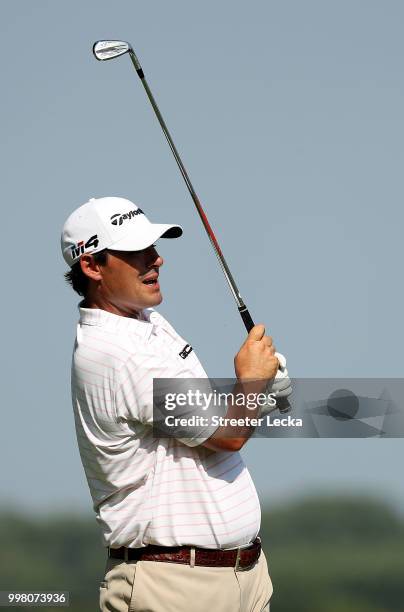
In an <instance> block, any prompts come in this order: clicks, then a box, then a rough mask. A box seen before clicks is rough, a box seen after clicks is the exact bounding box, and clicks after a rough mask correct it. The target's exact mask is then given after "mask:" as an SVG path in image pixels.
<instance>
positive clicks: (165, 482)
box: [155, 460, 243, 487]
mask: <svg viewBox="0 0 404 612" xmlns="http://www.w3.org/2000/svg"><path fill="white" fill-rule="evenodd" d="M242 463H243V461H242V460H240V461H239V462H238V463H236V464H235V465H232V466H231V467H230V468H228V469H227V470H225V471H224V472H220V474H216V475H215V476H214V477H213V476H210V475H209V478H215V479H216V478H220V477H221V476H224V475H225V474H228V473H229V472H231V471H232V470H234V469H235V468H237V467H239V465H242ZM158 476H159V474H156V481H157V478H158ZM201 480H202V482H204V483H209V480H207V479H206V478H204V477H203V475H202V474H200V476H199V478H187V479H185V478H173V479H172V480H170V479H168V480H160V481H158V482H155V486H156V487H157V486H158V487H161V485H163V484H172V483H173V482H195V481H197V482H201Z"/></svg>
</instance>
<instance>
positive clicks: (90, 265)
mask: <svg viewBox="0 0 404 612" xmlns="http://www.w3.org/2000/svg"><path fill="white" fill-rule="evenodd" d="M80 267H81V270H82V272H83V274H85V275H86V276H88V278H91V280H94V281H100V280H101V279H102V273H101V266H100V264H99V263H97V262H96V261H95V259H94V257H93V256H92V255H82V256H81V257H80Z"/></svg>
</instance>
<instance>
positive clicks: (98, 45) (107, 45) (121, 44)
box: [93, 40, 289, 412]
mask: <svg viewBox="0 0 404 612" xmlns="http://www.w3.org/2000/svg"><path fill="white" fill-rule="evenodd" d="M93 53H94V55H95V57H96V59H97V60H100V61H105V60H110V59H114V58H116V57H119V56H121V55H124V54H125V53H129V57H130V59H131V60H132V63H133V66H134V68H135V70H136V72H137V74H138V76H139V78H140V80H141V82H142V85H143V87H144V88H145V91H146V94H147V97H148V98H149V100H150V103H151V105H152V107H153V110H154V112H155V114H156V116H157V119H158V120H159V123H160V125H161V128H162V130H163V132H164V136H165V137H166V139H167V142H168V144H169V146H170V149H171V151H172V153H173V155H174V158H175V161H176V162H177V165H178V167H179V169H180V172H181V174H182V176H183V179H184V181H185V184H186V186H187V188H188V191H189V193H190V195H191V197H192V199H193V201H194V204H195V206H196V210H197V211H198V214H199V217H200V219H201V221H202V223H203V226H204V228H205V230H206V233H207V234H208V237H209V240H210V242H211V244H212V247H213V250H214V251H215V254H216V257H217V259H218V260H219V264H220V266H221V268H222V270H223V273H224V275H225V277H226V280H227V282H228V284H229V287H230V290H231V292H232V294H233V297H234V299H235V301H236V304H237V307H238V311H239V313H240V316H241V318H242V320H243V322H244V325H245V327H246V330H247V332H250V331H251V329H252V328H253V327H254V321H253V320H252V317H251V315H250V312H249V310H248V308H247V306H246V305H245V303H244V301H243V299H242V297H241V295H240V291H239V290H238V287H237V285H236V282H235V280H234V278H233V276H232V274H231V272H230V269H229V266H228V265H227V263H226V260H225V258H224V256H223V253H222V251H221V249H220V246H219V243H218V241H217V239H216V236H215V234H214V232H213V230H212V228H211V226H210V223H209V221H208V218H207V216H206V214H205V211H204V210H203V208H202V205H201V203H200V200H199V198H198V196H197V194H196V192H195V189H194V188H193V186H192V183H191V180H190V178H189V176H188V173H187V171H186V169H185V166H184V164H183V163H182V160H181V158H180V155H179V153H178V151H177V149H176V147H175V144H174V142H173V139H172V138H171V135H170V132H169V131H168V128H167V126H166V124H165V121H164V119H163V117H162V115H161V113H160V110H159V108H158V106H157V103H156V101H155V99H154V96H153V94H152V92H151V90H150V87H149V85H148V83H147V81H146V78H145V76H144V72H143V69H142V67H141V65H140V62H139V60H138V58H137V57H136V54H135V52H134V50H133V48H132V46H131V45H130V44H129V43H128V42H125V41H123V40H98V41H97V42H95V43H94V45H93ZM286 402H287V400H286V401H285V400H284V401H283V402H282V412H287V410H288V409H289V402H287V406H286ZM284 404H285V405H284ZM279 408H280V406H279ZM280 409H281V408H280Z"/></svg>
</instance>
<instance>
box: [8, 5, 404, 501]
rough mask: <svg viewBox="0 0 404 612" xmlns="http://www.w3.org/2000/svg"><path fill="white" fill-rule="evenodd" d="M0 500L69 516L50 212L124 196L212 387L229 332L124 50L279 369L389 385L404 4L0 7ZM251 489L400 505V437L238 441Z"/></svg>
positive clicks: (64, 352) (398, 296)
mask: <svg viewBox="0 0 404 612" xmlns="http://www.w3.org/2000/svg"><path fill="white" fill-rule="evenodd" d="M0 15H1V20H0V28H1V30H2V32H1V35H2V43H3V53H2V56H1V58H0V62H1V74H2V81H3V87H2V96H1V100H0V105H1V117H2V143H1V148H0V156H1V165H2V168H3V176H2V196H3V197H2V201H3V204H2V210H3V213H2V216H3V219H4V220H5V224H4V226H3V227H5V228H6V231H5V232H4V235H3V238H2V249H3V260H2V261H3V266H2V268H3V269H2V272H3V295H4V297H3V300H2V305H1V308H2V319H3V322H4V324H3V345H4V350H3V366H2V374H3V384H2V386H3V394H4V396H3V402H4V407H3V411H2V414H3V426H2V428H1V448H2V458H3V465H7V466H8V469H7V470H5V471H4V472H3V477H2V479H1V484H0V495H1V501H2V503H3V504H9V503H15V504H17V505H18V504H23V505H24V506H25V507H27V508H32V509H37V510H42V509H43V508H47V509H49V508H65V507H72V508H79V509H83V510H86V511H89V510H90V508H91V506H90V498H89V494H88V491H87V485H86V482H85V479H84V475H83V473H82V468H81V465H80V459H79V455H78V451H77V447H76V442H75V434H74V423H73V417H72V411H71V406H70V395H69V375H70V374H69V367H70V355H71V350H72V343H73V339H74V334H75V324H76V321H77V309H76V304H77V301H78V300H77V299H76V296H75V294H74V293H73V292H72V291H71V290H69V288H68V287H67V286H65V285H64V283H63V272H64V271H65V265H64V262H63V260H62V258H61V255H60V251H59V236H60V229H61V226H62V224H63V222H64V220H65V218H66V217H67V215H68V214H69V213H70V212H71V211H72V210H73V209H74V208H75V207H76V206H78V205H80V204H81V203H83V202H85V201H86V200H87V199H88V198H89V197H97V196H104V195H121V196H124V197H129V198H130V199H132V200H134V201H135V202H136V203H138V204H139V205H141V207H142V208H143V209H144V210H145V212H146V213H147V214H148V216H149V217H150V218H151V219H152V220H155V221H158V222H178V223H180V224H181V225H182V226H183V227H184V236H183V238H181V240H178V241H174V242H173V243H170V244H164V245H162V248H161V252H162V255H163V256H164V257H165V262H166V263H165V266H164V268H163V271H162V288H163V291H164V296H165V300H164V303H163V305H162V308H161V311H162V313H163V314H164V315H165V316H166V317H167V318H168V319H169V320H170V321H171V322H172V323H173V324H174V326H175V327H176V328H177V329H178V331H179V332H180V333H181V335H182V336H184V337H185V338H187V340H189V341H190V343H191V344H192V345H193V346H194V348H195V350H196V351H197V353H198V355H199V357H200V359H201V361H202V363H203V364H204V366H205V369H206V370H207V371H208V372H209V374H210V375H211V376H213V377H219V376H231V375H232V364H233V356H234V354H235V352H236V351H237V349H238V347H239V346H240V345H241V343H242V342H243V340H244V329H243V326H242V325H241V322H240V320H239V316H238V313H237V310H236V308H235V305H234V303H233V300H232V297H231V295H230V292H229V290H228V288H227V286H226V284H225V281H224V278H223V276H222V273H221V272H220V270H219V268H218V265H217V261H216V259H215V256H214V254H213V253H212V251H211V247H210V245H209V241H208V239H207V238H206V236H205V234H204V232H203V229H202V228H201V225H200V222H199V219H198V217H197V215H196V213H195V211H194V209H193V205H192V201H191V199H190V197H189V194H188V192H187V191H186V189H185V186H184V185H183V183H182V179H181V177H180V175H179V172H178V170H177V168H176V166H175V162H174V160H173V159H172V156H171V153H170V151H169V149H168V147H167V144H166V142H165V141H164V137H163V135H162V133H161V130H160V127H159V125H158V123H157V121H156V119H155V117H154V115H153V112H152V110H151V107H150V105H149V103H148V101H147V98H146V96H145V94H144V91H143V89H142V87H141V85H140V83H139V82H138V79H137V77H136V74H135V73H134V71H133V69H132V67H131V64H130V61H129V59H128V58H127V57H124V58H121V59H120V60H118V61H115V62H109V63H105V64H103V63H99V62H96V61H95V60H94V58H93V57H92V54H91V46H92V44H93V42H94V41H95V40H97V39H100V38H109V37H111V38H115V37H116V38H122V39H127V40H129V41H131V42H132V44H133V45H134V48H135V50H136V52H137V54H138V56H139V59H140V60H141V62H142V65H143V68H144V70H145V73H146V76H147V77H148V80H149V83H150V86H151V88H152V90H153V92H154V95H155V97H156V99H157V101H158V103H159V105H160V107H161V110H162V112H163V115H164V117H165V119H166V121H167V124H168V126H169V129H170V131H171V133H172V135H173V137H174V140H175V142H176V144H177V147H178V149H179V150H180V153H181V155H182V157H183V159H184V162H185V165H186V167H187V169H188V171H189V174H190V176H191V179H192V181H193V183H194V186H195V188H196V190H197V192H198V194H199V196H200V198H201V200H202V202H203V204H204V206H205V208H206V211H207V213H208V216H209V219H210V221H211V223H212V225H213V227H214V229H215V231H216V234H217V237H218V239H219V242H220V244H221V247H222V249H223V251H224V253H225V256H226V259H227V261H228V263H229V265H230V267H231V270H232V272H233V274H234V276H235V278H236V280H237V283H238V285H239V288H240V290H241V294H242V295H243V297H244V299H245V301H246V303H247V305H248V306H249V308H250V311H251V313H252V315H253V317H254V318H255V320H256V321H257V322H263V323H265V324H266V325H267V329H268V331H269V332H270V333H271V334H272V335H273V337H274V340H275V343H276V345H277V347H278V349H279V350H280V351H282V352H283V353H284V354H285V355H286V356H287V358H288V366H289V370H290V373H291V375H292V376H296V377H306V376H310V377H353V378H354V377H378V378H382V377H401V376H402V370H403V360H402V345H403V325H402V315H401V313H402V303H403V296H404V292H403V283H402V280H401V271H402V249H401V244H402V237H401V234H402V226H403V221H404V213H403V207H402V201H403V181H402V167H403V156H404V151H403V144H402V143H403V142H404V138H403V136H404V134H403V132H404V123H403V113H402V109H403V101H404V100H403V97H404V87H403V71H402V57H403V51H404V48H403V47H404V42H403V38H402V27H401V26H402V23H403V19H404V6H403V4H402V3H401V2H399V1H395V0H390V1H389V2H388V3H383V2H381V1H380V0H379V1H377V2H376V1H373V0H366V1H365V0H349V1H347V0H342V1H340V2H331V1H326V2H324V1H320V0H317V1H314V0H306V1H305V2H304V3H303V2H299V1H298V0H293V1H292V0H286V1H282V2H281V1H280V0H277V1H272V2H268V1H261V0H252V1H251V2H249V3H245V2H240V1H237V0H236V1H231V2H230V0H222V1H221V2H213V0H207V1H206V2H204V3H200V2H193V1H191V2H189V1H188V2H185V1H179V0H172V1H171V2H170V3H167V2H163V1H162V0H156V1H155V2H153V3H144V2H136V1H134V0H132V1H122V0H121V1H119V2H114V3H111V2H107V1H105V0H97V1H95V0H86V2H84V3H83V2H79V1H78V0H73V1H69V2H66V1H65V2H58V3H56V2H51V1H45V0H36V1H35V2H29V1H28V0H13V1H12V2H11V1H10V0H7V1H3V2H2V3H1V8H0ZM244 455H245V457H246V459H247V463H248V466H249V468H250V470H251V473H252V475H253V478H254V480H255V482H256V484H257V486H258V489H259V491H260V494H261V497H262V498H263V499H266V500H267V501H268V503H275V502H278V501H280V500H282V499H284V498H285V496H290V495H295V494H300V493H304V492H310V491H312V490H316V491H323V492H324V491H331V492H333V491H336V490H341V489H346V488H351V489H352V490H355V491H357V490H365V491H370V492H374V493H375V494H379V495H383V496H385V497H387V498H390V499H392V500H395V501H398V500H401V501H402V500H403V499H404V491H403V485H402V477H401V473H400V467H399V466H400V465H401V464H402V462H403V447H402V444H401V440H272V441H271V440H256V441H251V442H249V444H248V445H247V447H246V449H245V451H244Z"/></svg>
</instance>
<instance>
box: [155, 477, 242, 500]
mask: <svg viewBox="0 0 404 612" xmlns="http://www.w3.org/2000/svg"><path fill="white" fill-rule="evenodd" d="M242 476H243V473H242V474H240V475H239V477H238V478H237V479H236V480H234V481H233V482H232V483H231V484H232V485H234V484H235V483H238V482H239V480H241V477H242ZM204 484H206V483H204ZM213 484H215V481H214V480H212V482H211V483H209V485H210V487H209V489H206V487H205V488H203V489H170V490H168V491H159V492H158V493H157V494H156V495H150V498H149V499H155V498H156V497H161V496H163V495H178V494H180V493H182V494H183V495H189V494H190V493H199V494H201V493H205V494H206V495H214V494H216V493H217V492H218V491H221V490H222V489H226V488H227V487H228V486H229V483H227V482H226V483H225V484H224V485H221V486H218V487H212V485H213ZM248 486H250V487H251V485H250V483H248ZM245 488H247V486H245ZM224 499H225V498H224Z"/></svg>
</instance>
